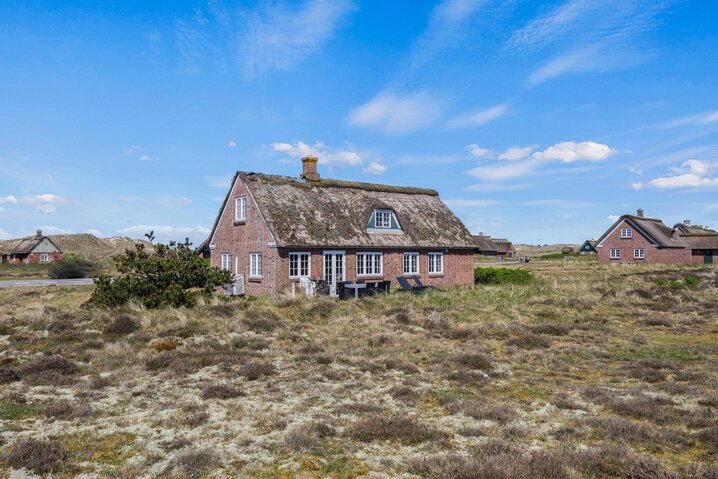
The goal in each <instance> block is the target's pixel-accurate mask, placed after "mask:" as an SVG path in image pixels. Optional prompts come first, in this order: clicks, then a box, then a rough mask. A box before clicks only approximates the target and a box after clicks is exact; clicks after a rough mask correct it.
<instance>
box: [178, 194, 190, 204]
mask: <svg viewBox="0 0 718 479" xmlns="http://www.w3.org/2000/svg"><path fill="white" fill-rule="evenodd" d="M177 202H178V203H179V204H180V205H191V204H192V198H189V197H188V196H183V197H182V198H180V199H179V200H178V201H177Z"/></svg>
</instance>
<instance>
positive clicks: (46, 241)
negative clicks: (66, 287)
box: [0, 230, 63, 264]
mask: <svg viewBox="0 0 718 479" xmlns="http://www.w3.org/2000/svg"><path fill="white" fill-rule="evenodd" d="M0 256H1V257H2V258H1V259H2V262H3V263H11V264H21V263H25V264H29V263H33V264H34V263H52V262H53V261H58V260H60V259H62V257H63V254H62V251H60V248H58V247H57V245H56V244H55V243H53V242H52V240H51V239H50V238H48V237H47V236H44V235H43V234H42V230H37V234H35V236H32V237H28V238H21V239H19V240H15V241H14V242H13V243H11V244H9V245H8V247H7V250H6V251H3V252H1V253H0Z"/></svg>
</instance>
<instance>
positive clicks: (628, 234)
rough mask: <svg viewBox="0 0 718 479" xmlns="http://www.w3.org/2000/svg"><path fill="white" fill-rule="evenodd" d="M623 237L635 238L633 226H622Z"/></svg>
mask: <svg viewBox="0 0 718 479" xmlns="http://www.w3.org/2000/svg"><path fill="white" fill-rule="evenodd" d="M621 238H633V228H621Z"/></svg>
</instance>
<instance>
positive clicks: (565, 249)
mask: <svg viewBox="0 0 718 479" xmlns="http://www.w3.org/2000/svg"><path fill="white" fill-rule="evenodd" d="M561 254H573V246H564V247H563V248H561Z"/></svg>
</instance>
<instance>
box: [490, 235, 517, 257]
mask: <svg viewBox="0 0 718 479" xmlns="http://www.w3.org/2000/svg"><path fill="white" fill-rule="evenodd" d="M491 241H493V242H494V244H495V245H496V249H497V251H496V256H498V257H500V258H501V259H503V258H513V257H515V256H516V248H514V244H513V243H512V242H511V241H509V240H507V239H505V238H491Z"/></svg>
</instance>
